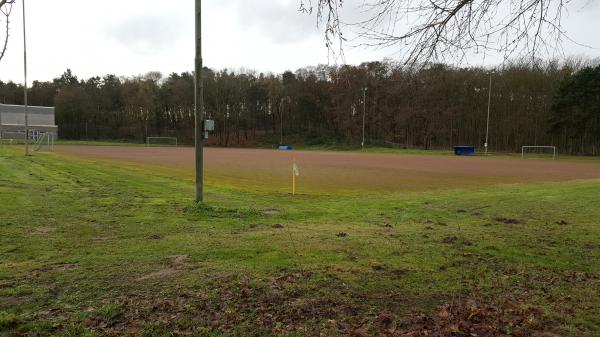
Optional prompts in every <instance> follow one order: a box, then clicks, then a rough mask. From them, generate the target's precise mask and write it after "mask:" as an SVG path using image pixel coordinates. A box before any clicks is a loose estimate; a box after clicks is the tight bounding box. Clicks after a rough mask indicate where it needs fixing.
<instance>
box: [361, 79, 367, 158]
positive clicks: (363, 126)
mask: <svg viewBox="0 0 600 337" xmlns="http://www.w3.org/2000/svg"><path fill="white" fill-rule="evenodd" d="M361 90H362V92H363V119H362V142H361V143H360V146H361V148H362V149H363V150H364V149H365V119H366V116H367V90H368V88H366V87H365V88H362V89H361Z"/></svg>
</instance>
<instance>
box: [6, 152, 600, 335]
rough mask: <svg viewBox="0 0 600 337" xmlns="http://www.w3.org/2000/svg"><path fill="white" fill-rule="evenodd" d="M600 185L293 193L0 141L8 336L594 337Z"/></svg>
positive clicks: (598, 313) (599, 326)
mask: <svg viewBox="0 0 600 337" xmlns="http://www.w3.org/2000/svg"><path fill="white" fill-rule="evenodd" d="M599 187H600V182H598V181H582V182H570V183H554V184H539V185H515V186H510V187H501V188H497V187H496V188H486V189H478V190H473V191H464V190H463V191H448V192H443V193H418V194H411V195H409V196H405V197H398V196H386V195H379V196H366V197H363V196H298V197H295V198H293V197H291V196H290V195H288V194H277V193H256V192H247V191H243V190H240V189H236V190H232V189H229V188H227V187H226V186H224V185H220V184H219V183H218V182H217V181H212V182H210V184H209V185H208V186H207V191H208V192H207V195H206V198H207V200H208V203H206V204H204V205H200V206H199V205H195V204H194V203H193V201H192V200H191V198H190V197H191V196H193V186H191V184H189V182H188V181H185V180H180V179H177V178H169V177H164V176H161V175H159V174H153V173H152V172H142V171H141V170H132V169H122V168H117V167H114V166H108V165H101V164H93V163H89V162H84V161H78V160H75V159H65V158H63V157H60V156H56V155H53V154H37V155H35V156H34V157H28V158H25V157H23V156H21V154H20V152H18V151H17V149H15V148H10V147H8V148H3V149H0V214H1V215H2V216H1V217H0V234H1V235H0V335H3V334H6V335H7V336H12V335H25V336H41V335H57V336H76V335H77V336H79V335H88V336H104V335H115V336H117V335H123V334H132V335H140V336H163V335H167V334H169V333H171V334H175V335H178V334H188V335H198V336H230V335H235V336H242V335H243V336H246V335H277V336H313V335H319V334H322V335H339V336H346V335H350V334H353V335H364V336H368V335H376V334H383V335H391V336H395V335H397V336H402V335H403V334H409V333H414V334H415V335H423V334H424V333H429V334H430V335H435V333H438V334H440V335H444V336H446V335H456V336H469V335H472V334H477V335H479V336H495V335H497V336H500V335H502V334H504V335H514V336H532V335H535V334H538V335H540V336H544V335H545V336H555V335H564V336H590V337H591V336H597V335H598V332H599V331H600V320H599V319H598V317H600V309H599V308H600V305H599V304H600V297H599V296H600V295H599V294H598V291H597V289H598V286H599V281H600V230H599V227H598V222H597V219H599V218H600V207H598V200H599V197H600V192H598V191H599Z"/></svg>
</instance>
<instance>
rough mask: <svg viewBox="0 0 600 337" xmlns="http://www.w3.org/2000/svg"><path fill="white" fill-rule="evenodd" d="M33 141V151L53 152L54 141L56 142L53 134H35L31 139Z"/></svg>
mask: <svg viewBox="0 0 600 337" xmlns="http://www.w3.org/2000/svg"><path fill="white" fill-rule="evenodd" d="M33 140H34V142H35V143H34V144H33V151H36V152H39V151H44V150H47V151H54V141H55V140H56V139H55V136H54V134H52V133H49V132H42V133H37V134H36V135H35V137H33Z"/></svg>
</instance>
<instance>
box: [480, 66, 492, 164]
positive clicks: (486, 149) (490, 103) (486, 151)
mask: <svg viewBox="0 0 600 337" xmlns="http://www.w3.org/2000/svg"><path fill="white" fill-rule="evenodd" d="M493 74H494V72H493V71H490V86H489V90H488V109H487V123H486V128H485V144H484V145H483V146H484V147H485V153H488V145H489V144H488V141H489V135H490V107H491V105H492V75H493Z"/></svg>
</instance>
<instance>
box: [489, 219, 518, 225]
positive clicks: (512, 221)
mask: <svg viewBox="0 0 600 337" xmlns="http://www.w3.org/2000/svg"><path fill="white" fill-rule="evenodd" d="M494 221H496V222H500V223H503V224H505V225H522V224H524V223H525V222H524V221H523V220H519V219H512V218H504V217H496V218H494Z"/></svg>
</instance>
